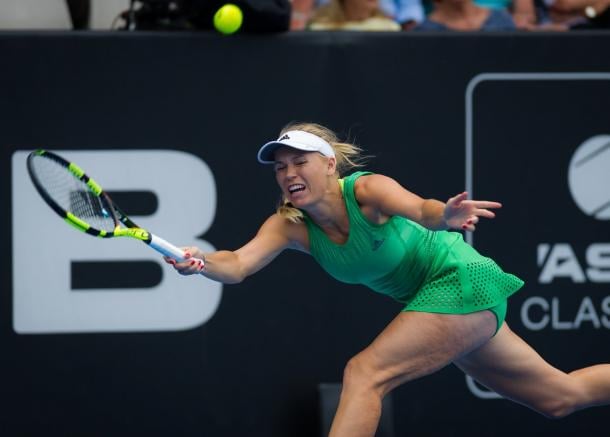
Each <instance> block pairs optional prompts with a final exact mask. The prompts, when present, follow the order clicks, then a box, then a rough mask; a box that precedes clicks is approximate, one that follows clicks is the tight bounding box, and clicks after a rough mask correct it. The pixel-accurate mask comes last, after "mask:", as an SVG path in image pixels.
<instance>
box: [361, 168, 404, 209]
mask: <svg viewBox="0 0 610 437" xmlns="http://www.w3.org/2000/svg"><path fill="white" fill-rule="evenodd" d="M397 184H398V183H397V182H396V181H395V180H394V179H392V178H390V177H388V176H385V175H382V174H370V175H364V176H360V177H359V178H358V179H356V182H355V183H354V194H355V196H356V199H357V200H358V202H359V203H361V204H371V203H376V200H377V199H378V198H379V196H381V195H383V193H384V191H385V190H387V189H388V188H391V187H393V186H395V185H397Z"/></svg>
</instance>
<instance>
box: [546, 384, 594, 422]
mask: <svg viewBox="0 0 610 437" xmlns="http://www.w3.org/2000/svg"><path fill="white" fill-rule="evenodd" d="M585 397H586V393H585V390H584V387H582V385H581V384H579V382H578V380H576V379H575V378H574V377H572V376H570V383H569V384H565V385H564V386H563V387H561V388H558V390H557V391H556V392H555V393H554V394H553V396H552V397H551V398H550V399H546V400H545V401H543V402H541V403H540V404H539V405H537V406H535V410H536V411H538V412H539V413H541V414H542V415H544V416H545V417H547V418H549V419H562V418H564V417H566V416H568V415H570V414H572V413H573V412H575V411H577V410H579V409H581V408H582V406H583V403H584V399H585Z"/></svg>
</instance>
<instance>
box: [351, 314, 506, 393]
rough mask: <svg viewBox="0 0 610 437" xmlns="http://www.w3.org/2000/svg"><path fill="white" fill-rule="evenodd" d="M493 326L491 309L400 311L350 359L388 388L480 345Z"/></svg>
mask: <svg viewBox="0 0 610 437" xmlns="http://www.w3.org/2000/svg"><path fill="white" fill-rule="evenodd" d="M495 330H496V317H495V316H494V314H493V313H491V312H490V311H480V312H476V313H472V314H464V315H453V314H435V313H424V312H416V311H406V312H401V313H400V314H399V315H398V316H396V318H395V319H394V320H392V322H391V323H390V324H389V325H388V326H387V327H386V328H385V329H384V330H383V331H382V332H381V333H380V334H379V336H378V337H377V338H376V339H375V340H374V341H373V342H372V343H371V344H370V346H368V347H367V348H366V349H364V350H363V351H362V352H360V353H359V354H358V355H357V356H356V357H354V360H353V361H356V362H357V363H358V364H359V365H360V366H361V367H364V368H365V371H368V372H369V373H370V375H371V378H370V379H371V382H372V383H374V384H377V385H381V386H382V388H383V391H384V392H387V391H389V390H391V389H392V388H394V387H396V386H398V385H400V384H401V383H403V382H406V381H409V380H412V379H415V378H418V377H421V376H424V375H427V374H430V373H432V372H434V371H436V370H438V369H440V368H442V367H444V366H446V365H447V364H449V363H451V362H453V361H455V360H456V359H458V358H459V357H462V356H464V355H465V354H467V353H469V352H471V351H472V350H474V349H476V348H478V347H480V346H481V345H482V344H484V343H485V342H487V341H488V340H489V339H490V338H491V337H492V336H493V335H494V333H495Z"/></svg>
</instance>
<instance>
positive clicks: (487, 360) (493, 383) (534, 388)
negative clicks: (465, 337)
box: [455, 324, 610, 418]
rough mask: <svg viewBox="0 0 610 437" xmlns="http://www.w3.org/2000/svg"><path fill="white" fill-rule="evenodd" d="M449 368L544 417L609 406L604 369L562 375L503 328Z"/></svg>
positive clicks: (608, 372) (609, 378)
mask: <svg viewBox="0 0 610 437" xmlns="http://www.w3.org/2000/svg"><path fill="white" fill-rule="evenodd" d="M455 364H456V365H457V366H458V367H460V368H461V369H462V370H464V372H466V373H467V374H469V375H470V376H472V377H473V378H474V379H476V380H477V381H479V382H480V383H481V384H483V385H485V386H487V387H488V388H490V389H492V390H494V391H496V392H497V393H499V394H501V395H502V396H504V397H506V398H508V399H512V400H514V401H516V402H518V403H521V404H523V405H525V406H527V407H529V408H532V409H533V410H536V411H538V412H539V413H541V414H544V415H545V416H547V417H552V418H559V417H563V416H566V415H568V414H570V413H572V412H574V411H576V410H580V409H583V408H587V407H590V406H594V405H605V404H610V365H607V364H604V365H598V366H592V367H587V368H584V369H580V370H576V371H574V372H571V373H565V372H562V371H560V370H558V369H556V368H555V367H553V366H551V365H550V364H549V363H547V362H546V361H544V360H543V359H542V358H541V357H540V355H538V353H536V351H535V350H534V349H532V348H531V347H530V346H529V345H527V344H526V343H525V342H524V341H523V340H522V339H521V338H519V337H518V336H517V335H516V334H515V333H514V332H512V331H511V330H510V328H509V327H508V326H507V325H506V324H504V325H503V326H502V328H501V329H500V331H499V332H498V334H497V335H496V336H495V337H494V338H492V339H491V340H490V341H489V342H487V343H486V344H484V345H483V346H481V347H480V348H479V349H477V350H475V351H473V352H471V353H470V354H468V355H466V356H464V357H462V358H460V359H458V360H456V361H455Z"/></svg>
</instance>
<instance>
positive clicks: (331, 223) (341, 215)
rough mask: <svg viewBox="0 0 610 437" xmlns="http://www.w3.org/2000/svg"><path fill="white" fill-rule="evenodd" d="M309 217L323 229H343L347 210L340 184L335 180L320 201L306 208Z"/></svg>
mask: <svg viewBox="0 0 610 437" xmlns="http://www.w3.org/2000/svg"><path fill="white" fill-rule="evenodd" d="M305 212H307V215H309V216H310V217H311V219H312V220H313V221H314V222H316V224H317V225H318V226H320V227H322V228H343V227H344V225H345V224H346V223H348V220H347V209H346V207H345V201H344V200H343V192H342V191H341V187H340V185H339V182H338V181H337V180H335V181H334V182H333V183H332V184H331V185H330V186H329V187H328V188H327V190H326V192H325V193H324V196H323V197H322V199H320V201H318V202H316V203H315V204H313V205H310V206H308V207H307V208H305Z"/></svg>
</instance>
